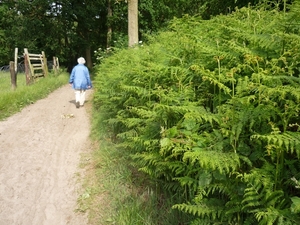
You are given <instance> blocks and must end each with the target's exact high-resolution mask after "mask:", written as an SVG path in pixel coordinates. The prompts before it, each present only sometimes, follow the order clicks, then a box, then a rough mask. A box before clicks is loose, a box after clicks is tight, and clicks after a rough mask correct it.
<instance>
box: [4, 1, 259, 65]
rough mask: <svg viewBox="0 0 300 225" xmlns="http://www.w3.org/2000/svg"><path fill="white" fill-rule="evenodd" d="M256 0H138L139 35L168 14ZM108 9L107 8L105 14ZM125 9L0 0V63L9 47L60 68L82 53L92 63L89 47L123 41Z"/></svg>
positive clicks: (220, 9) (113, 4)
mask: <svg viewBox="0 0 300 225" xmlns="http://www.w3.org/2000/svg"><path fill="white" fill-rule="evenodd" d="M257 1H258V0H251V1H246V0H240V1H239V0H230V1H226V3H224V1H222V0H213V1H211V0H210V1H208V0H200V1H199V0H161V1H154V0H140V1H139V5H138V10H139V14H138V17H139V39H140V40H142V39H143V38H144V35H145V34H151V33H154V32H157V31H158V30H159V29H163V28H164V27H165V26H166V24H167V23H168V21H170V20H171V19H173V18H174V17H182V16H183V15H185V14H189V15H196V14H198V15H201V16H202V17H203V18H205V19H208V18H210V16H212V15H216V14H219V13H228V12H230V11H231V10H232V9H234V7H236V6H239V7H240V6H243V5H247V4H249V3H252V4H253V3H256V2H257ZM108 10H111V12H112V14H111V15H110V16H109V17H108ZM127 13H128V9H127V2H126V1H119V0H110V1H107V0H97V1H96V0H89V1H87V0H82V1H78V0H59V1H46V0H32V1H28V0H19V1H15V0H2V1H0V18H1V19H0V37H1V39H0V40H1V42H0V43H1V45H0V65H3V64H8V62H9V61H10V60H12V58H13V52H14V51H13V49H14V48H15V47H18V48H19V49H23V48H28V49H29V50H30V51H31V52H40V51H45V52H46V55H47V57H52V56H56V57H58V58H59V60H60V62H61V65H64V66H66V67H71V66H73V64H74V63H75V62H76V58H77V57H78V56H84V57H86V58H87V64H88V66H89V67H92V59H93V52H94V51H95V50H97V49H98V48H104V49H105V48H106V47H107V46H119V47H120V46H124V43H127V41H126V40H127V32H128V26H127V24H128V15H127ZM108 29H111V31H112V33H111V34H112V35H111V39H108V38H107V33H108ZM107 40H109V42H110V43H107ZM20 52H21V51H20Z"/></svg>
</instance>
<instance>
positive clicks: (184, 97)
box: [94, 2, 300, 225]
mask: <svg viewBox="0 0 300 225" xmlns="http://www.w3.org/2000/svg"><path fill="white" fill-rule="evenodd" d="M273 6H275V8H273V9H271V8H270V5H266V6H262V7H261V8H257V9H254V8H250V7H248V8H241V9H238V10H237V11H236V12H235V13H233V14H231V15H228V16H217V17H215V18H212V19H211V20H202V19H201V18H197V17H190V16H185V17H184V18H182V19H174V20H173V21H172V23H171V24H170V29H169V31H166V32H162V33H160V34H159V35H158V36H156V37H155V38H153V40H151V39H150V44H149V45H147V46H146V45H144V46H139V47H137V48H134V49H129V50H123V51H120V52H118V53H117V54H115V55H113V56H111V57H109V58H106V59H103V61H102V64H101V65H100V66H99V67H98V74H97V77H96V79H95V81H94V85H95V96H94V107H95V110H99V113H100V114H101V118H102V119H101V120H99V123H98V126H102V127H105V128H106V129H107V130H106V132H107V133H110V134H111V138H112V140H114V141H115V142H116V143H118V146H119V150H120V151H122V153H123V154H124V156H128V155H131V156H132V159H133V162H134V165H135V166H136V167H137V168H139V170H140V171H143V172H145V173H146V174H148V175H149V176H150V177H151V178H152V179H153V180H155V181H156V182H157V184H159V185H162V186H163V187H164V188H165V189H166V190H169V191H170V192H172V193H173V194H174V195H176V196H178V197H180V199H181V200H180V201H179V202H177V204H175V205H174V206H173V209H177V210H180V211H182V212H186V213H189V214H192V215H194V216H196V217H197V219H196V220H195V219H193V221H191V224H262V225H263V224H299V223H300V222H299V221H300V185H299V180H300V163H299V159H300V133H299V131H300V128H299V124H300V121H299V110H300V108H299V99H300V92H299V83H300V78H299V66H300V54H299V49H300V36H299V28H300V26H299V23H298V21H299V19H300V18H299V13H298V12H299V10H300V5H299V3H298V2H296V3H294V4H293V6H291V7H287V5H284V9H285V10H283V11H280V10H278V8H277V7H276V5H273ZM266 9H268V10H266ZM99 118H100V117H99Z"/></svg>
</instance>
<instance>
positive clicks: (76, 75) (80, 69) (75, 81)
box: [69, 57, 92, 108]
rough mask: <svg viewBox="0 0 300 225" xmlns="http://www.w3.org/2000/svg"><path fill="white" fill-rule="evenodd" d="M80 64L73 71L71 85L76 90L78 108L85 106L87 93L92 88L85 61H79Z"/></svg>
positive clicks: (80, 59) (81, 58)
mask: <svg viewBox="0 0 300 225" xmlns="http://www.w3.org/2000/svg"><path fill="white" fill-rule="evenodd" d="M77 62H78V64H77V65H76V66H75V67H74V68H73V69H72V72H71V75H70V80H69V84H70V86H72V88H73V89H74V90H75V102H76V108H79V107H80V106H83V105H84V102H85V91H86V90H87V89H90V88H92V82H91V78H90V73H89V70H88V68H87V67H86V66H85V65H84V64H85V59H84V58H83V57H80V58H78V59H77Z"/></svg>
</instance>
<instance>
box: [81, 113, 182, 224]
mask: <svg viewBox="0 0 300 225" xmlns="http://www.w3.org/2000/svg"><path fill="white" fill-rule="evenodd" d="M98 118H99V113H93V117H92V124H93V125H92V126H93V129H92V135H91V136H92V140H93V144H92V147H91V151H90V152H89V153H86V154H85V155H84V156H83V157H82V163H81V166H82V168H84V170H85V177H84V179H83V180H84V181H83V188H82V192H81V195H80V197H79V198H78V211H80V212H85V213H88V215H89V224H90V225H176V224H188V223H186V221H187V220H188V219H187V218H185V216H183V215H182V214H181V213H180V212H178V211H177V210H172V209H171V206H172V205H173V204H175V202H176V200H175V199H174V198H173V196H172V195H171V194H170V193H167V192H165V191H164V190H163V189H162V188H161V187H159V185H158V184H157V183H156V182H154V181H150V180H149V177H146V176H145V175H144V174H142V173H140V172H139V171H137V169H136V168H134V166H132V160H131V158H130V154H129V153H128V152H126V151H125V150H124V149H120V148H118V147H117V145H116V144H114V143H113V142H112V140H111V139H110V138H109V137H107V135H106V134H104V133H105V131H104V130H105V129H103V127H102V126H99V125H95V124H97V119H98Z"/></svg>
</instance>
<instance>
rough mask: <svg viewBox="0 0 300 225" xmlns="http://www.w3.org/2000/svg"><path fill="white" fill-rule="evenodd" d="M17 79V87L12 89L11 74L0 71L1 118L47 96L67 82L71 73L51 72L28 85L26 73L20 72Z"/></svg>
mask: <svg viewBox="0 0 300 225" xmlns="http://www.w3.org/2000/svg"><path fill="white" fill-rule="evenodd" d="M17 79H18V80H17V89H16V90H12V88H11V84H10V76H9V75H7V74H5V73H0V120H3V119H5V118H7V117H9V116H11V115H13V114H15V113H17V112H19V111H20V110H21V109H23V108H24V107H25V106H27V105H30V104H32V103H34V102H35V101H37V100H39V99H42V98H44V97H46V96H47V95H48V94H49V93H51V92H52V91H54V90H55V89H57V88H58V87H60V86H62V85H64V84H67V83H68V79H69V75H68V74H67V73H66V72H62V73H61V74H59V75H53V74H49V76H48V77H46V78H41V79H39V80H37V81H36V82H35V83H34V84H32V85H28V86H27V85H26V80H25V75H24V74H19V75H18V78H17Z"/></svg>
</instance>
